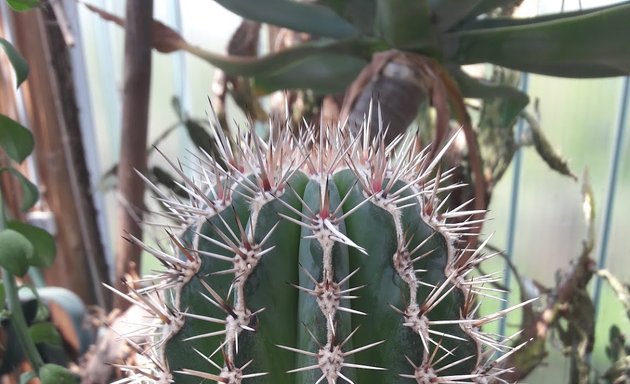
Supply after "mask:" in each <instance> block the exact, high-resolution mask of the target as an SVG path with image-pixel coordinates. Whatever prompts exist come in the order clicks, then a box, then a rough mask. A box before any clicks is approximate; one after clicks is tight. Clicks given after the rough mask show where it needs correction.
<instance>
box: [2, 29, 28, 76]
mask: <svg viewBox="0 0 630 384" xmlns="http://www.w3.org/2000/svg"><path fill="white" fill-rule="evenodd" d="M0 45H1V46H2V49H4V53H6V54H7V57H8V58H9V62H10V63H11V66H12V67H13V71H14V72H15V80H16V85H15V86H16V87H19V86H20V84H22V83H23V82H24V80H26V78H27V77H28V63H27V62H26V60H25V59H24V57H22V55H20V53H19V52H18V51H17V50H16V49H15V47H14V46H13V45H12V44H11V43H9V42H8V41H6V40H5V39H3V38H0Z"/></svg>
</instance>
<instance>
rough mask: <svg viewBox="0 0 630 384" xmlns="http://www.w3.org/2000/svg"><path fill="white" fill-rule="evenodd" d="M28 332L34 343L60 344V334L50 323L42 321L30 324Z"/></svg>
mask: <svg viewBox="0 0 630 384" xmlns="http://www.w3.org/2000/svg"><path fill="white" fill-rule="evenodd" d="M28 334H29V336H30V337H31V339H32V340H33V341H34V342H35V343H47V344H51V345H61V336H60V335H59V332H58V331H57V328H55V326H54V325H53V324H52V323H49V322H43V323H36V324H33V325H31V326H30V328H29V329H28Z"/></svg>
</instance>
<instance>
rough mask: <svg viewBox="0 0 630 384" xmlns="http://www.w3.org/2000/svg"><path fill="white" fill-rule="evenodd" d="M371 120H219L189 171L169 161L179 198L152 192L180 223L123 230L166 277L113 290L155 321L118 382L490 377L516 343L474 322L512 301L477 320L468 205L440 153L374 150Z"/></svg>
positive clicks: (478, 257) (138, 339)
mask: <svg viewBox="0 0 630 384" xmlns="http://www.w3.org/2000/svg"><path fill="white" fill-rule="evenodd" d="M370 117H371V116H368V117H367V118H366V120H364V124H363V126H362V129H361V130H360V131H359V133H358V134H357V135H354V134H352V133H351V131H350V130H349V129H348V127H347V125H345V124H338V125H337V126H334V127H328V128H326V129H322V130H320V131H317V130H314V129H313V128H312V127H310V128H309V127H307V128H305V129H304V130H302V134H301V135H300V136H299V137H296V136H294V135H292V134H291V132H292V130H291V129H288V128H285V129H283V130H281V131H280V132H281V133H279V134H278V135H274V137H275V138H271V139H268V140H267V141H263V140H262V139H260V138H259V137H258V136H256V135H255V134H253V133H248V134H246V135H244V136H242V137H239V138H238V139H237V140H236V142H235V143H234V144H230V142H229V141H228V140H227V138H226V137H225V136H223V131H222V130H221V129H215V133H216V136H217V142H218V147H219V148H220V150H219V152H220V156H221V159H215V158H213V157H211V156H209V155H208V156H206V157H199V158H195V159H194V161H195V163H196V165H197V166H196V167H195V169H196V170H195V171H194V177H193V176H187V175H186V173H185V172H183V171H182V170H181V168H180V167H178V166H177V165H176V164H174V163H173V162H171V165H173V168H174V169H175V170H177V172H178V173H179V176H180V177H181V178H183V180H185V183H184V184H185V185H182V188H183V189H185V190H186V191H188V193H189V195H190V198H189V199H188V200H182V199H180V198H178V197H177V196H176V195H172V196H169V195H167V194H166V193H164V192H163V191H162V190H160V189H159V188H157V187H155V186H152V187H153V190H154V191H155V193H156V194H157V196H158V199H159V200H160V201H161V202H162V204H163V205H164V206H166V207H167V212H166V214H167V215H168V216H169V217H170V218H172V219H173V220H175V222H177V225H176V226H174V227H171V228H169V229H167V231H166V236H165V237H166V239H165V240H166V243H160V245H159V246H150V245H147V244H144V243H142V242H141V241H140V240H139V239H136V238H133V237H130V238H129V240H130V241H132V242H134V243H136V244H138V246H140V247H142V248H144V249H145V250H146V251H148V252H149V253H151V254H152V255H154V256H155V257H156V258H157V259H158V260H159V261H160V262H161V263H162V264H163V265H164V266H165V268H166V270H165V271H164V272H162V273H160V274H158V275H155V276H147V277H144V278H142V279H141V280H139V281H135V282H129V283H128V286H129V289H130V291H129V293H128V294H124V293H121V292H117V293H118V294H120V295H123V296H124V297H126V298H127V299H129V300H130V301H132V302H133V303H135V304H137V305H139V306H141V307H142V308H143V309H145V310H146V311H147V312H148V313H150V314H152V318H151V319H149V320H148V322H147V323H146V324H144V325H141V326H140V327H139V328H138V329H136V330H134V331H130V333H129V334H128V335H127V338H128V341H129V343H130V345H131V346H132V347H133V348H134V349H136V350H137V352H138V353H139V354H140V355H141V356H142V357H140V358H139V359H138V361H136V363H135V365H132V364H129V365H125V366H123V367H122V368H123V369H125V370H127V371H128V372H129V373H130V376H129V377H128V378H126V379H124V380H121V381H119V382H120V383H128V382H138V383H140V382H154V383H170V382H177V383H199V382H217V383H230V384H239V383H314V382H317V383H320V382H326V383H329V384H332V383H344V382H345V383H409V382H417V383H452V382H471V383H486V382H493V381H497V382H501V381H502V380H501V379H500V376H501V375H502V374H503V373H504V372H506V371H508V370H509V369H510V368H509V367H506V366H504V365H503V361H504V359H505V358H506V356H509V355H510V354H511V353H513V352H514V351H515V350H516V349H517V348H518V347H517V348H514V347H511V346H508V345H507V343H506V341H507V340H508V338H502V337H498V336H494V335H491V334H488V333H486V332H484V331H483V329H482V326H483V325H484V324H486V323H488V322H491V321H494V320H496V319H498V318H500V317H502V316H503V315H505V313H506V312H507V311H509V310H511V309H508V310H507V311H501V312H499V313H495V314H492V315H487V316H479V314H478V313H477V312H478V308H479V302H480V298H483V297H492V296H493V292H494V291H495V288H493V287H491V286H490V283H492V282H493V281H495V279H496V276H495V275H494V274H490V275H483V276H480V275H479V274H478V273H476V272H475V266H477V265H478V264H479V263H480V262H481V261H483V260H485V259H487V258H488V257H491V255H485V254H484V253H483V251H482V248H483V244H482V245H481V246H480V247H479V248H470V247H469V244H470V242H469V241H468V237H469V236H471V234H472V235H473V236H474V234H475V231H473V229H474V228H475V227H476V226H478V225H480V222H478V221H475V220H466V219H465V218H469V217H470V216H471V215H474V214H477V213H479V212H476V211H471V210H470V209H469V208H467V207H466V206H459V207H456V208H453V209H450V210H447V209H445V208H444V207H445V201H446V200H445V196H446V195H448V193H449V192H450V191H452V190H453V189H455V188H457V187H458V185H449V183H448V180H449V177H450V176H449V174H450V173H449V172H448V171H441V169H440V166H439V162H440V157H441V156H442V154H443V153H444V152H445V150H446V148H447V146H445V147H444V148H441V149H440V150H439V151H437V153H436V155H435V156H433V155H431V153H432V151H430V150H427V149H426V148H425V149H422V148H421V146H420V145H419V142H418V138H417V137H415V136H413V135H407V136H399V137H398V138H397V139H396V140H395V141H394V142H393V143H391V144H389V145H386V144H385V139H384V137H385V128H384V127H383V124H382V123H381V124H379V126H378V127H371V125H370V122H371V121H372V119H370ZM275 128H276V129H278V128H280V127H278V126H275ZM371 130H375V131H376V132H377V133H376V134H375V135H372V134H370V132H371ZM221 164H225V165H224V166H222V165H221ZM145 180H146V181H147V182H148V183H149V184H150V181H149V179H145ZM455 219H460V220H458V221H454V220H455ZM517 307H518V306H517Z"/></svg>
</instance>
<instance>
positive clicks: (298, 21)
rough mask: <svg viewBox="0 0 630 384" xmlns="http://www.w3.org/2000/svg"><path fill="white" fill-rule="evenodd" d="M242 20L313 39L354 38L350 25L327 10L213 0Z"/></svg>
mask: <svg viewBox="0 0 630 384" xmlns="http://www.w3.org/2000/svg"><path fill="white" fill-rule="evenodd" d="M215 1H216V2H217V3H219V4H220V5H221V6H223V7H225V8H226V9H228V10H229V11H231V12H234V13H236V14H237V15H239V16H242V17H244V18H246V19H250V20H254V21H259V22H261V23H267V24H273V25H277V26H279V27H285V28H289V29H293V30H295V31H300V32H306V33H310V34H312V35H315V36H321V37H332V38H336V39H343V38H348V37H352V36H356V35H358V33H359V31H357V30H356V29H355V28H354V27H353V26H352V24H350V23H348V22H347V21H345V20H344V19H343V18H341V17H340V16H339V15H337V14H336V13H335V12H334V11H332V10H331V9H330V8H327V7H323V6H321V5H317V4H309V3H307V2H297V1H289V0H256V1H251V0H215Z"/></svg>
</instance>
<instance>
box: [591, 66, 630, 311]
mask: <svg viewBox="0 0 630 384" xmlns="http://www.w3.org/2000/svg"><path fill="white" fill-rule="evenodd" d="M622 89H623V90H622V96H621V104H620V105H619V118H618V121H617V128H616V130H615V136H614V139H613V140H614V141H613V154H612V157H611V160H610V163H611V164H610V174H609V176H608V188H607V190H606V203H605V204H606V205H605V206H604V210H603V212H604V223H603V226H602V234H601V242H600V247H599V252H598V257H597V268H600V269H601V268H605V267H606V263H607V261H608V244H609V241H610V232H611V224H612V219H613V208H614V206H615V192H616V191H617V181H618V178H619V164H620V162H621V152H622V148H623V141H624V136H625V131H626V126H627V124H626V119H627V116H628V99H629V98H630V77H626V78H624V79H623V87H622ZM601 290H602V279H596V280H595V290H594V293H593V304H594V306H595V316H597V315H598V314H599V304H600V300H601Z"/></svg>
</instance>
